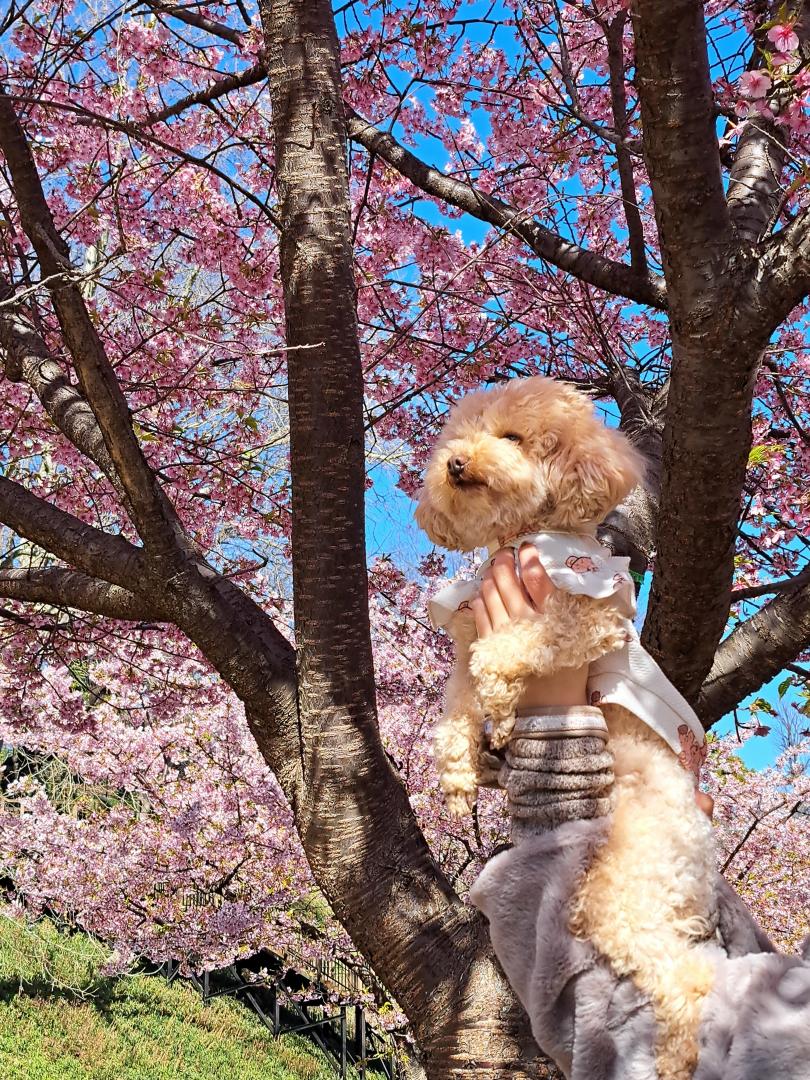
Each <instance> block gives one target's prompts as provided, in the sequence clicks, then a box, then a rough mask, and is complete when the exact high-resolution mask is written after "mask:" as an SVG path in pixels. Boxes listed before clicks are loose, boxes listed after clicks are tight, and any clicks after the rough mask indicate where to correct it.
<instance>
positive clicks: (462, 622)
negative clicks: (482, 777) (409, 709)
mask: <svg viewBox="0 0 810 1080" xmlns="http://www.w3.org/2000/svg"><path fill="white" fill-rule="evenodd" d="M448 630H449V632H450V635H451V636H452V638H453V640H454V643H455V646H456V663H455V665H454V667H453V671H452V673H451V675H450V679H449V680H448V683H447V689H446V691H445V693H446V699H445V708H444V715H443V716H442V719H441V720H440V721H439V723H438V725H437V726H436V730H435V732H434V735H433V753H434V757H435V760H436V767H437V769H438V772H439V783H440V784H441V788H442V791H443V792H444V798H445V802H446V803H447V808H448V810H449V811H450V813H451V814H452V815H453V816H454V817H462V816H463V815H464V814H466V813H469V811H470V810H472V808H473V805H474V804H475V799H476V795H477V792H478V781H479V776H478V753H479V748H480V746H481V742H482V737H483V715H482V713H481V707H480V705H479V704H478V702H477V701H476V698H475V694H474V693H473V688H472V683H471V680H470V671H469V656H470V644H471V643H472V641H473V639H474V637H475V625H474V623H473V621H472V618H471V617H470V616H469V615H466V614H465V615H457V616H455V618H454V619H453V620H452V622H451V623H450V624H449V626H448Z"/></svg>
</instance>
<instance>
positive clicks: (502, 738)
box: [470, 616, 554, 749]
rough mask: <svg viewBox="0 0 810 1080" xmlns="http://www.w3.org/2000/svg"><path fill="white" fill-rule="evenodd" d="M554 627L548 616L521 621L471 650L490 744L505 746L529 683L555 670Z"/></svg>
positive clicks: (476, 688)
mask: <svg viewBox="0 0 810 1080" xmlns="http://www.w3.org/2000/svg"><path fill="white" fill-rule="evenodd" d="M553 640H554V628H553V626H552V625H551V624H550V623H549V620H548V619H546V617H545V616H538V617H537V618H536V619H531V620H529V619H521V620H519V621H517V622H513V623H511V624H510V625H509V626H508V627H507V628H506V629H504V630H499V631H497V632H496V633H494V634H490V635H489V637H486V638H481V639H480V640H479V641H475V642H474V643H473V645H472V647H471V649H470V673H471V675H472V680H473V684H474V687H475V694H476V697H477V699H478V701H479V702H480V705H481V710H482V712H483V713H484V715H485V716H488V717H489V719H490V720H491V721H492V733H491V735H490V742H491V744H492V746H493V747H495V748H496V749H498V748H500V747H502V746H505V745H506V743H507V742H508V741H509V736H510V734H511V732H512V728H513V726H514V723H515V709H516V708H517V705H518V702H519V701H520V699H521V697H522V695H523V691H524V688H525V686H526V680H527V679H528V678H529V677H530V676H531V675H546V674H550V673H551V672H552V671H553V670H554V648H553Z"/></svg>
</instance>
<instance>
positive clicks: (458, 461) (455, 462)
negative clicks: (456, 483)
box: [447, 457, 470, 480]
mask: <svg viewBox="0 0 810 1080" xmlns="http://www.w3.org/2000/svg"><path fill="white" fill-rule="evenodd" d="M469 460H470V459H469V458H463V457H451V458H450V460H449V461H448V462H447V471H448V472H449V473H450V475H451V476H452V477H453V479H454V480H458V479H459V477H460V476H461V474H462V473H463V472H464V470H465V469H466V467H467V462H468V461H469Z"/></svg>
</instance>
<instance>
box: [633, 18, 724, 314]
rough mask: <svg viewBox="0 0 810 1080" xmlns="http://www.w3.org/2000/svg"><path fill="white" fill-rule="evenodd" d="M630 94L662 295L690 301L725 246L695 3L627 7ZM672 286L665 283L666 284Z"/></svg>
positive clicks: (703, 39)
mask: <svg viewBox="0 0 810 1080" xmlns="http://www.w3.org/2000/svg"><path fill="white" fill-rule="evenodd" d="M632 11H633V26H634V31H635V41H636V86H637V88H638V95H639V100H640V102H641V114H642V120H643V130H644V158H645V161H646V163H647V169H648V172H649V176H650V186H651V188H652V193H653V200H654V203H655V212H656V220H657V222H658V232H659V238H660V241H661V255H662V259H663V263H664V270H665V276H666V278H667V286H668V290H669V289H670V288H671V287H672V286H673V285H675V286H676V287H677V293H678V299H679V301H680V303H679V304H676V305H675V306H674V308H673V303H674V298H673V297H670V308H671V309H673V310H674V311H676V310H678V309H679V308H682V307H683V306H684V304H690V303H691V302H694V301H697V300H698V299H699V297H700V294H701V292H702V290H703V289H705V280H702V279H703V275H702V273H701V271H702V268H703V267H704V266H706V264H707V262H708V261H709V260H710V259H711V258H712V257H714V256H716V254H717V252H718V248H725V247H726V246H727V245H728V243H729V242H730V240H731V238H732V229H731V221H730V218H729V213H728V207H727V205H726V199H725V193H724V190H723V178H722V175H721V169H720V156H719V152H718V148H717V133H716V129H715V109H714V95H713V91H712V83H711V77H710V74H709V60H708V54H707V46H706V25H705V22H704V19H703V4H702V3H701V0H670V2H669V3H666V4H664V3H661V0H634V3H633V8H632ZM670 279H671V280H670Z"/></svg>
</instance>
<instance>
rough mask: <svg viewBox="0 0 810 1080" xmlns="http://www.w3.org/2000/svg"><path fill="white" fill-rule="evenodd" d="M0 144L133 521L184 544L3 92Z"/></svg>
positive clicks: (158, 547)
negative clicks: (136, 431)
mask: <svg viewBox="0 0 810 1080" xmlns="http://www.w3.org/2000/svg"><path fill="white" fill-rule="evenodd" d="M0 148H2V151H3V154H4V155H5V158H6V162H7V164H8V168H9V171H10V173H11V180H12V185H13V188H14V196H15V199H16V202H17V206H18V208H19V212H20V221H21V223H22V227H23V229H24V231H25V233H26V235H27V236H28V239H29V240H30V241H31V243H32V245H33V247H34V250H35V251H36V253H37V256H38V258H39V263H40V268H41V271H42V274H43V276H44V277H45V278H46V279H49V289H50V291H51V296H52V298H53V304H54V308H55V309H56V314H57V317H58V319H59V323H60V325H61V327H62V333H63V335H64V339H65V344H66V345H67V347H68V349H69V351H70V354H71V356H72V358H73V363H74V365H75V367H76V372H77V374H78V377H79V383H80V385H81V388H82V391H83V393H84V396H85V398H86V399H87V401H88V403H89V405H90V407H91V409H92V410H93V413H94V415H95V417H96V420H97V421H98V425H99V428H100V430H101V433H102V436H103V438H104V443H105V445H106V447H107V451H108V453H109V455H110V458H111V459H112V461H113V463H114V464H115V470H116V472H117V474H118V476H119V478H120V480H121V483H122V485H123V487H124V489H125V491H126V493H127V496H128V499H129V503H130V506H131V508H132V513H133V518H134V524H135V526H136V528H137V529H138V532H139V533H140V535H141V537H142V538H143V541H144V543H145V544H146V545H147V546H149V547H151V548H153V549H154V550H155V551H164V552H165V551H169V550H172V549H173V548H175V547H176V546H177V545H180V546H184V545H185V537H184V535H183V532H182V528H181V526H180V524H179V522H178V520H177V515H176V514H175V512H174V509H173V507H172V506H171V504H170V503H169V501H168V500H167V499H166V497H165V496H164V494H163V492H162V490H161V488H160V485H159V484H158V482H157V479H156V477H155V475H154V473H153V472H152V470H151V468H150V467H149V464H148V463H147V461H146V458H145V457H144V455H143V452H142V451H141V448H140V446H139V444H138V440H137V439H136V437H135V432H134V430H133V428H132V421H131V416H130V412H129V407H128V405H127V402H126V399H125V398H124V395H123V393H122V391H121V387H120V386H119V384H118V380H117V378H116V376H115V372H114V370H113V367H112V364H111V363H110V361H109V359H108V357H107V354H106V352H105V349H104V346H103V344H102V342H101V339H100V338H99V336H98V332H97V331H96V328H95V325H94V323H93V320H92V319H91V318H90V313H89V312H88V310H87V306H86V304H85V302H84V298H83V297H82V294H81V291H80V290H79V288H78V286H77V285H76V284H75V283H73V282H72V281H71V275H72V272H73V271H72V267H71V264H70V258H69V252H68V247H67V244H66V243H65V241H64V240H63V239H62V237H61V235H60V234H59V233H58V232H57V230H56V226H55V225H54V221H53V217H52V216H51V212H50V208H49V207H48V204H47V201H46V199H45V194H44V192H43V190H42V184H41V183H40V179H39V175H38V173H37V169H36V166H35V164H34V160H33V157H32V156H31V150H30V147H29V145H28V142H27V140H26V138H25V134H24V132H23V129H22V127H21V125H20V123H19V120H18V119H17V115H16V113H15V112H14V108H13V106H12V104H11V101H10V100H9V98H8V96H7V95H6V93H5V92H4V91H1V90H0Z"/></svg>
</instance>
